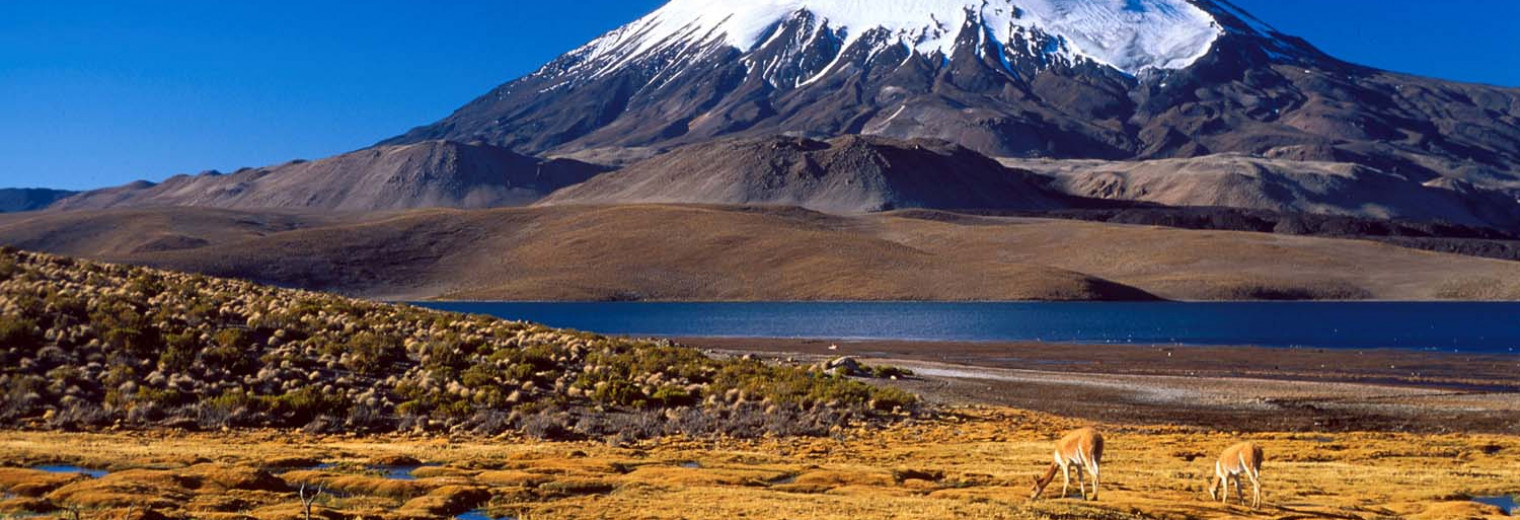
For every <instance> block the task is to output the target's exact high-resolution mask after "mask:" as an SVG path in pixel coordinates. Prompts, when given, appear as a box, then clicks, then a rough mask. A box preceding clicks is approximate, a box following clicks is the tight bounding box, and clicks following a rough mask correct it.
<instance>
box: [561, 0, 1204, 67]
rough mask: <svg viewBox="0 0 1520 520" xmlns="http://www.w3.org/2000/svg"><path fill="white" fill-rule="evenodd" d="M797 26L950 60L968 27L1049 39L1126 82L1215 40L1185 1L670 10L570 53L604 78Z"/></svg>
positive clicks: (686, 3) (737, 5)
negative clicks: (808, 20) (660, 57)
mask: <svg viewBox="0 0 1520 520" xmlns="http://www.w3.org/2000/svg"><path fill="white" fill-rule="evenodd" d="M798 16H810V17H812V18H814V19H815V20H816V23H815V24H814V27H813V28H814V30H813V31H812V33H811V34H808V35H805V37H806V38H809V39H815V38H819V37H823V36H831V37H833V38H836V39H838V40H840V42H839V43H840V48H841V49H848V48H850V47H851V46H852V45H854V44H855V43H856V42H858V41H860V40H861V39H862V38H865V37H866V36H867V35H870V34H873V33H874V34H876V35H877V37H875V38H873V43H874V44H876V45H879V46H897V47H906V48H910V49H912V50H914V51H916V52H917V53H919V54H922V55H925V56H932V55H934V54H936V53H938V54H940V55H943V56H950V55H951V54H953V53H954V46H955V45H956V43H957V40H958V38H959V36H960V35H961V34H962V30H963V29H964V28H967V27H974V28H977V29H979V30H980V31H981V37H983V38H990V39H992V40H993V41H996V42H999V43H1002V44H1005V45H1011V44H1013V43H1014V42H1016V41H1025V42H1032V41H1035V40H1036V39H1037V38H1033V37H1031V36H1032V35H1035V34H1038V35H1044V36H1049V37H1050V42H1051V43H1049V44H1047V48H1045V49H1042V50H1043V51H1044V52H1046V53H1050V54H1061V55H1064V57H1066V58H1071V59H1076V58H1086V59H1089V60H1092V61H1094V62H1097V63H1099V64H1103V65H1107V66H1110V67H1113V68H1115V69H1118V70H1120V71H1122V72H1125V73H1128V74H1137V73H1140V72H1142V71H1145V70H1150V69H1179V68H1185V67H1187V66H1189V65H1191V64H1192V63H1193V62H1195V61H1197V60H1198V59H1199V58H1201V57H1203V56H1204V55H1206V54H1208V52H1209V50H1210V49H1211V48H1212V47H1213V44H1214V42H1215V40H1216V39H1218V37H1219V36H1220V35H1221V34H1222V32H1223V29H1222V26H1221V25H1220V24H1219V23H1217V22H1216V21H1215V19H1214V18H1213V17H1212V16H1211V15H1210V14H1209V13H1208V12H1206V11H1204V10H1203V9H1200V8H1199V7H1197V6H1195V5H1193V4H1192V3H1189V2H1188V1H1186V0H894V1H890V2H882V1H880V0H755V1H734V0H672V1H671V2H669V3H667V4H666V5H665V6H664V7H662V8H660V9H659V10H657V11H655V12H654V13H651V14H649V15H648V16H645V17H644V18H641V19H639V20H637V21H635V22H633V23H631V24H629V25H627V26H624V27H622V28H620V29H618V30H616V31H613V32H611V33H609V34H607V35H605V36H603V37H602V38H599V39H597V40H596V41H593V42H592V43H590V44H589V45H587V46H586V47H584V48H582V50H581V51H579V53H581V55H582V57H583V58H584V59H583V61H582V62H581V63H582V64H583V65H584V66H588V67H595V68H596V69H597V70H598V72H600V73H606V72H610V71H613V70H616V69H618V68H619V67H622V66H625V65H627V64H629V63H633V62H635V61H637V60H638V59H639V58H641V57H647V56H649V55H651V54H654V53H661V52H674V53H675V54H696V53H698V52H699V51H701V50H703V49H708V48H711V47H713V46H726V47H732V48H736V49H739V50H740V51H746V52H747V51H751V50H754V49H756V48H759V47H762V46H764V45H765V44H766V43H767V42H769V41H770V40H773V39H775V38H779V37H782V36H783V35H785V34H786V32H785V31H783V30H782V28H783V26H784V25H785V23H786V22H787V21H788V20H790V19H793V18H795V17H798Z"/></svg>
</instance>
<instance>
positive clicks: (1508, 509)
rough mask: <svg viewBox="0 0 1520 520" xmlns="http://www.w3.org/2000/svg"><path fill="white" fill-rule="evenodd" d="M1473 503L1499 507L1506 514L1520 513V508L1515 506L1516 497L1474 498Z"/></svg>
mask: <svg viewBox="0 0 1520 520" xmlns="http://www.w3.org/2000/svg"><path fill="white" fill-rule="evenodd" d="M1473 501H1474V502H1478V503H1481V504H1488V505H1491V506H1494V507H1498V508H1499V509H1503V510H1504V512H1505V513H1509V514H1511V515H1513V514H1516V513H1520V506H1517V505H1516V504H1515V495H1509V496H1502V497H1478V498H1474V499H1473Z"/></svg>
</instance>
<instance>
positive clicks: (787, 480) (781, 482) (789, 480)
mask: <svg viewBox="0 0 1520 520" xmlns="http://www.w3.org/2000/svg"><path fill="white" fill-rule="evenodd" d="M796 483H797V476H796V475H786V476H783V477H777V478H774V479H771V480H770V482H768V484H770V485H772V486H785V485H787V484H796Z"/></svg>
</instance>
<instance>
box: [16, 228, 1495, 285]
mask: <svg viewBox="0 0 1520 520" xmlns="http://www.w3.org/2000/svg"><path fill="white" fill-rule="evenodd" d="M0 243H6V244H11V245H15V246H17V247H21V248H24V249H37V250H45V251H48V252H51V253H56V254H63V255H71V256H77V257H82V258H91V259H96V260H105V261H111V262H118V263H130V264H138V265H148V266H156V267H162V268H168V269H174V270H178V271H184V272H197V273H202V274H209V275H214V276H230V277H238V278H246V279H252V280H255V281H259V282H263V283H270V284H274V285H279V286H283V287H299V288H305V289H312V290H322V291H329V292H338V293H342V294H347V295H353V296H363V297H369V298H381V299H432V298H444V299H499V300H500V299H505V300H609V299H641V300H757V301H772V300H1114V299H1150V298H1157V297H1160V298H1168V299H1183V300H1249V299H1383V300H1435V299H1495V300H1502V299H1517V298H1520V284H1517V282H1516V280H1520V263H1517V262H1509V261H1499V260H1486V259H1479V258H1472V257H1463V256H1456V255H1446V254H1437V253H1428V252H1422V251H1414V250H1410V249H1405V248H1400V247H1396V246H1390V245H1386V244H1377V243H1372V242H1365V241H1358V240H1339V239H1328V238H1314V237H1300V236H1284V235H1272V234H1263V233H1242V232H1222V231H1190V230H1181V229H1167V228H1157V227H1146V226H1127V225H1114V224H1100V223H1088V222H1073V221H1059V220H1042V219H1029V218H994V217H974V216H966V215H959V214H953V213H942V212H924V211H913V212H898V213H885V214H870V215H846V216H841V215H826V214H822V213H816V212H810V211H805V210H799V209H794V208H776V207H760V208H757V207H708V206H607V207H584V206H583V207H548V208H519V209H497V210H479V211H451V210H421V211H410V212H401V213H385V214H365V215H320V216H305V215H298V214H283V213H282V214H268V213H249V212H238V211H224V210H208V209H196V208H156V209H135V210H110V211H84V212H43V213H27V214H15V215H0Z"/></svg>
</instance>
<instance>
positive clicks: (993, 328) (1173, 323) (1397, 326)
mask: <svg viewBox="0 0 1520 520" xmlns="http://www.w3.org/2000/svg"><path fill="white" fill-rule="evenodd" d="M417 305H420V306H423V307H428V308H434V309H441V310H448V311H456V312H466V313H475V314H490V315H494V316H499V317H502V318H508V319H514V320H527V321H532V322H536V323H543V324H546V325H550V326H554V327H562V328H570V329H577V330H584V331H590V332H597V333H601V334H613V335H631V336H657V337H683V336H684V337H753V338H822V339H840V340H873V339H875V340H882V339H900V340H919V341H1050V342H1070V343H1114V344H1136V345H1156V344H1177V345H1256V346H1266V347H1318V348H1401V349H1419V350H1442V351H1462V352H1491V353H1513V352H1515V351H1516V350H1517V349H1520V303H1473V302H1462V303H1382V302H1379V303H1366V302H1243V303H1108V302H1102V303H1097V302H1077V303H917V302H913V303H866V302H830V303H812V302H807V303H646V302H615V303H543V302H425V303H418V304H417Z"/></svg>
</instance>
